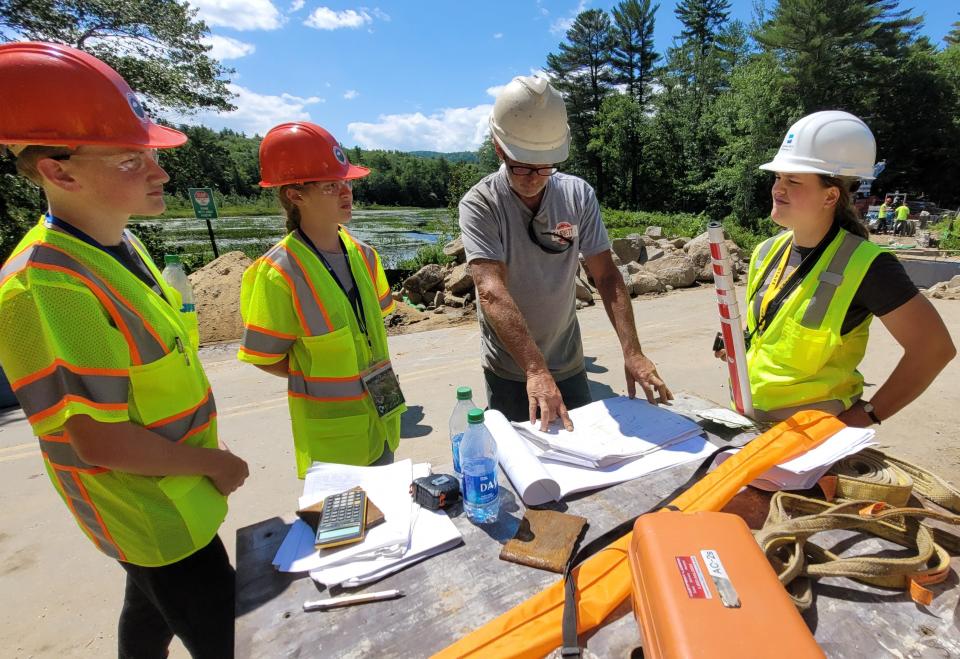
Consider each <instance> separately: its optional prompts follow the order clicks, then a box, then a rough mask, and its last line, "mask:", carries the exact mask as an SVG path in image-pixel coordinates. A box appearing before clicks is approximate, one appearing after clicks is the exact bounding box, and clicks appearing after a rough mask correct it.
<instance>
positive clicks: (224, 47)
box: [203, 34, 257, 60]
mask: <svg viewBox="0 0 960 659" xmlns="http://www.w3.org/2000/svg"><path fill="white" fill-rule="evenodd" d="M203 43H204V44H206V45H208V46H210V53H209V55H210V57H212V58H214V59H218V60H228V59H239V58H241V57H246V56H247V55H252V54H253V53H254V51H256V49H257V47H256V46H254V45H253V44H252V43H245V42H243V41H240V40H238V39H234V38H232V37H224V36H221V35H219V34H211V35H210V36H208V37H205V38H204V39H203Z"/></svg>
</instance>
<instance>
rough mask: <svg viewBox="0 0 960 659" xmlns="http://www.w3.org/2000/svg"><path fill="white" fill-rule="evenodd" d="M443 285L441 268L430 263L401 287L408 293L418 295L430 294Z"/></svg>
mask: <svg viewBox="0 0 960 659" xmlns="http://www.w3.org/2000/svg"><path fill="white" fill-rule="evenodd" d="M442 285H443V268H441V267H440V266H439V265H437V264H436V263H430V264H427V265H425V266H423V267H422V268H420V269H419V270H417V271H416V272H415V273H413V274H412V275H410V276H409V277H407V278H406V279H405V280H404V281H403V287H404V288H405V289H407V290H408V291H414V292H417V293H420V294H423V293H430V292H432V291H435V290H437V289H439V288H440V287H441V286H442Z"/></svg>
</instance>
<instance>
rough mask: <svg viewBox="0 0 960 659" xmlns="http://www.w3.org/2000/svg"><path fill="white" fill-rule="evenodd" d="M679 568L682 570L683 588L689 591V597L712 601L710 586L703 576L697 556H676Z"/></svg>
mask: <svg viewBox="0 0 960 659" xmlns="http://www.w3.org/2000/svg"><path fill="white" fill-rule="evenodd" d="M675 558H676V559H677V567H678V568H679V569H680V578H681V579H683V587H684V588H686V589H687V597H689V598H690V599H712V597H713V596H712V595H711V594H710V586H708V585H707V580H706V579H705V578H704V576H703V571H702V570H701V569H700V564H699V563H698V562H697V557H696V556H676V557H675Z"/></svg>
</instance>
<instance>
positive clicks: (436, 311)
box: [433, 305, 446, 314]
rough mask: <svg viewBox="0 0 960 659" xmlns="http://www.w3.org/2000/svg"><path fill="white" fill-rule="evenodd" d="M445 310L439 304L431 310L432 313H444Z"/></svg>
mask: <svg viewBox="0 0 960 659" xmlns="http://www.w3.org/2000/svg"><path fill="white" fill-rule="evenodd" d="M445 311H446V309H444V308H443V305H441V306H439V307H437V308H436V309H434V310H433V313H436V314H440V313H444V312H445Z"/></svg>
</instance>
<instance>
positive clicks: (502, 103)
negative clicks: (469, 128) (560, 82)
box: [490, 76, 570, 165]
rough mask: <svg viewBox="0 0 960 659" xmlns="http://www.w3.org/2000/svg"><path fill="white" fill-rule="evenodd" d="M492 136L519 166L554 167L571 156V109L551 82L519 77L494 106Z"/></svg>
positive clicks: (491, 116)
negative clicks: (523, 164) (569, 111)
mask: <svg viewBox="0 0 960 659" xmlns="http://www.w3.org/2000/svg"><path fill="white" fill-rule="evenodd" d="M490 132H491V133H492V134H493V138H494V139H495V140H496V141H497V144H499V145H500V147H501V148H502V149H503V151H504V153H506V155H507V156H508V157H509V158H510V159H511V160H515V161H517V162H522V163H527V164H530V165H553V164H556V163H558V162H563V161H564V160H566V159H567V156H568V155H569V153H570V126H568V125H567V107H566V105H565V104H564V102H563V96H561V95H560V92H558V91H557V90H556V89H554V87H553V85H551V84H550V81H549V80H547V79H546V78H541V77H536V76H517V77H516V78H514V79H513V80H511V81H510V83H509V84H507V86H506V87H504V88H503V89H502V90H501V91H500V93H499V94H497V100H496V101H495V102H494V104H493V112H492V113H491V115H490Z"/></svg>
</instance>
